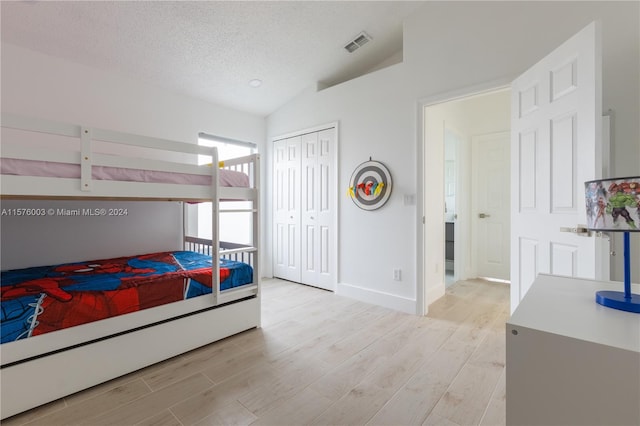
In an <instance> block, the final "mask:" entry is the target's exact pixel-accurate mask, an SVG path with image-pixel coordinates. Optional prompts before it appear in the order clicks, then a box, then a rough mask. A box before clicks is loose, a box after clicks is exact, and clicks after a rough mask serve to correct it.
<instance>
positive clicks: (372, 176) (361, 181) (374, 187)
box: [349, 159, 391, 210]
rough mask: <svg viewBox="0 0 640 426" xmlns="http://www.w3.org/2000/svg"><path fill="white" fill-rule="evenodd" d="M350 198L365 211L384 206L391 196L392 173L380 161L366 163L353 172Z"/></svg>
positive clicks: (350, 183)
mask: <svg viewBox="0 0 640 426" xmlns="http://www.w3.org/2000/svg"><path fill="white" fill-rule="evenodd" d="M349 196H350V197H351V199H352V200H353V202H354V203H355V205H356V206H358V207H360V208H361V209H363V210H376V209H379V208H380V207H382V206H384V204H385V203H386V202H387V200H388V199H389V197H390V196H391V173H389V169H387V167H386V166H385V165H384V164H382V163H380V162H379V161H371V159H369V161H365V162H364V163H362V164H360V165H359V166H358V167H356V169H355V170H354V171H353V174H352V175H351V181H350V182H349Z"/></svg>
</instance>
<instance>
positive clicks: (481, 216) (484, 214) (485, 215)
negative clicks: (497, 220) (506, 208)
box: [478, 213, 491, 219]
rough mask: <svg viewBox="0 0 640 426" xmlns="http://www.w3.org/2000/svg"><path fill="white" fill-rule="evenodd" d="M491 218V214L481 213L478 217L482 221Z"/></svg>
mask: <svg viewBox="0 0 640 426" xmlns="http://www.w3.org/2000/svg"><path fill="white" fill-rule="evenodd" d="M490 216H491V215H490V214H486V213H479V214H478V217H479V218H480V219H484V218H485V217H490Z"/></svg>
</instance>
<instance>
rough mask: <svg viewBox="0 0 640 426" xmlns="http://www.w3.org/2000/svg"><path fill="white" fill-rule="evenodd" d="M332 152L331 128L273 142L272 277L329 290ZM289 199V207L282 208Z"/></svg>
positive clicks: (333, 264) (333, 231) (333, 182)
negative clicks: (293, 200) (288, 154)
mask: <svg viewBox="0 0 640 426" xmlns="http://www.w3.org/2000/svg"><path fill="white" fill-rule="evenodd" d="M294 146H295V147H294ZM282 150H285V151H293V152H296V153H299V155H297V156H296V158H295V159H294V158H293V157H291V156H289V157H286V156H285V155H284V154H281V151H282ZM335 150H336V130H335V128H333V127H332V128H328V129H323V130H319V131H312V132H307V133H304V134H302V135H301V136H296V137H292V138H286V139H281V140H277V141H275V142H274V184H275V188H274V205H275V207H274V208H275V210H274V220H275V223H274V245H275V247H274V250H275V254H276V255H275V264H274V276H276V277H279V278H284V279H287V280H291V281H296V282H300V283H303V284H309V285H312V286H315V287H320V288H323V289H326V290H335V282H336V269H337V268H336V262H337V253H336V223H337V220H336V201H337V197H336V194H337V193H336V184H337V183H336V176H335V170H336V152H335ZM292 170H295V171H296V172H291V171H292ZM281 181H282V183H281ZM285 182H286V183H285ZM292 199H295V200H299V202H295V203H289V205H292V206H295V208H294V209H291V208H290V209H287V208H284V206H285V205H286V203H285V201H284V200H292ZM285 221H286V222H287V223H291V224H294V225H293V227H292V229H293V231H288V230H287V229H286V228H285V226H284V223H285Z"/></svg>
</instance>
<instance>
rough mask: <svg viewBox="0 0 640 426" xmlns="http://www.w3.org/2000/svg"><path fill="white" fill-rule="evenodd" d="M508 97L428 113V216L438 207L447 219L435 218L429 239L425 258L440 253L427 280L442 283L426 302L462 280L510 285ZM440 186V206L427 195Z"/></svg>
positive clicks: (498, 93) (455, 102) (442, 105)
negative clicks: (429, 190)
mask: <svg viewBox="0 0 640 426" xmlns="http://www.w3.org/2000/svg"><path fill="white" fill-rule="evenodd" d="M510 97H511V93H510V89H509V88H500V89H493V90H491V91H486V92H483V93H481V94H474V95H469V96H465V97H459V98H455V99H449V100H444V101H442V102H439V103H435V104H431V105H425V106H424V111H423V113H424V135H425V138H424V140H425V159H424V170H425V182H424V188H425V194H424V197H423V199H424V200H425V215H426V216H429V213H428V210H433V209H434V207H435V208H438V206H441V210H440V211H441V212H442V213H441V214H436V215H433V216H431V217H432V218H436V217H437V220H438V221H439V223H441V226H438V227H435V226H432V227H431V230H432V231H433V233H431V232H430V230H429V229H426V232H427V233H428V235H431V234H433V235H432V236H434V237H435V238H434V239H432V238H431V237H429V238H426V239H425V249H424V250H425V253H428V252H429V251H430V250H436V249H435V248H434V247H431V248H430V247H429V245H432V244H433V245H434V246H435V247H437V250H439V251H440V252H441V255H439V256H437V257H439V258H440V259H441V261H440V262H439V264H438V263H437V264H436V265H434V268H433V270H432V271H428V270H427V268H428V265H426V262H425V272H424V276H425V279H427V280H435V281H436V282H437V283H438V285H437V286H438V288H435V287H432V288H431V289H427V294H426V296H427V298H428V299H427V300H434V299H435V298H437V297H439V295H441V294H443V293H444V289H445V285H446V284H451V283H453V282H455V281H458V280H467V279H473V278H477V277H480V276H482V277H485V278H493V279H498V280H508V277H509V257H510V248H509V211H510V207H509V198H508V196H509V192H510V184H509V179H510V173H509V152H508V148H509V130H510V115H511V107H510V104H511V98H510ZM505 149H506V151H505ZM498 160H501V161H498ZM497 166H500V167H502V169H499V168H496V167H497ZM427 171H428V172H429V173H427ZM437 181H440V182H442V186H441V188H442V193H441V197H437V198H438V201H439V202H437V203H434V202H431V201H429V197H431V198H433V193H430V194H429V195H428V194H427V188H429V187H430V186H433V185H434V184H435V183H436V182H437ZM479 185H480V186H479ZM436 186H437V185H436ZM505 195H506V196H505ZM440 200H441V201H440ZM485 210H486V211H485ZM494 212H495V213H494ZM492 213H493V214H492ZM427 223H428V222H427ZM428 226H429V225H428ZM431 253H434V252H433V251H431ZM498 264H499V265H498ZM487 265H488V266H496V268H494V269H491V268H487ZM440 266H442V267H440ZM497 266H500V268H498V267H497ZM429 275H430V276H429Z"/></svg>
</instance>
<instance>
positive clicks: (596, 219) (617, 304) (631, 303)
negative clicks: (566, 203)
mask: <svg viewBox="0 0 640 426" xmlns="http://www.w3.org/2000/svg"><path fill="white" fill-rule="evenodd" d="M584 186H585V200H586V208H587V228H588V229H590V230H593V231H600V232H623V233H624V292H622V291H598V292H596V302H597V303H599V304H601V305H603V306H607V307H609V308H613V309H620V310H622V311H628V312H636V313H640V295H638V294H633V293H631V254H630V251H631V249H630V233H631V232H639V231H640V176H635V177H627V178H612V179H600V180H592V181H589V182H585V183H584Z"/></svg>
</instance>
